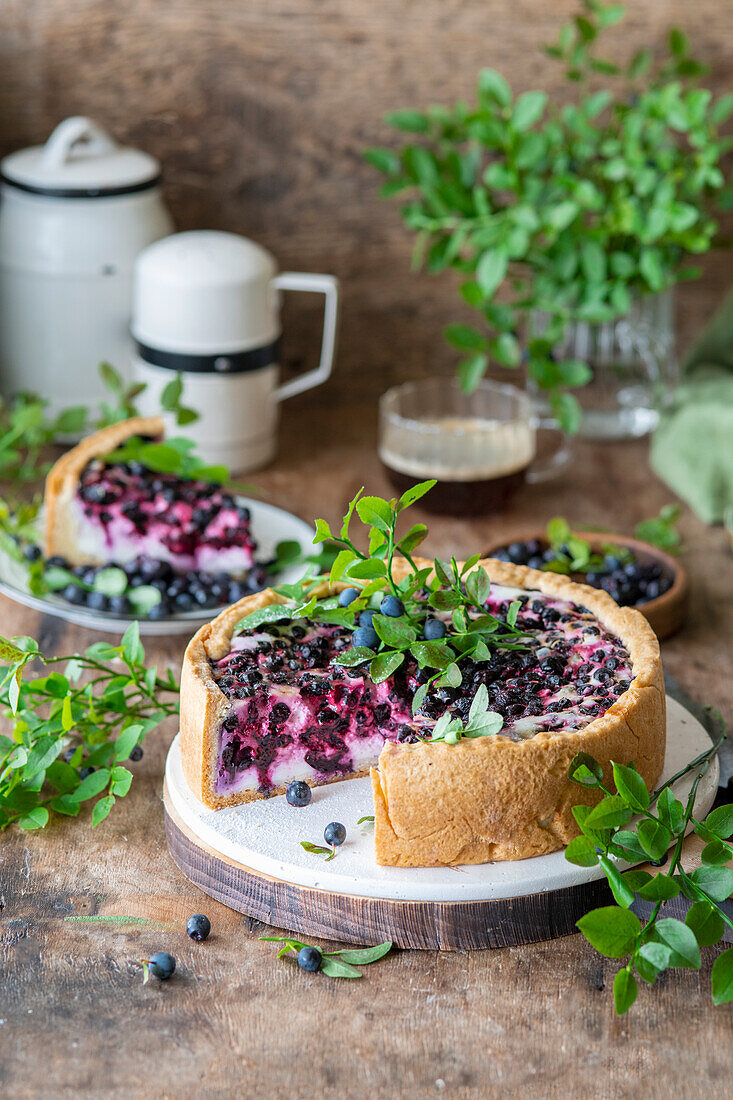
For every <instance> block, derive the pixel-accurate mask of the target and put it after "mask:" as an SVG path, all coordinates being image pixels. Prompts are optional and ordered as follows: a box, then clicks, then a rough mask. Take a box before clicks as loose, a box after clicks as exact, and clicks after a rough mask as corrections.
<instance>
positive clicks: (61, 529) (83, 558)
mask: <svg viewBox="0 0 733 1100" xmlns="http://www.w3.org/2000/svg"><path fill="white" fill-rule="evenodd" d="M163 430H164V424H163V418H162V417H160V416H135V417H132V418H131V419H130V420H122V421H120V423H119V424H110V426H109V427H107V428H101V429H100V430H99V431H98V432H94V433H93V434H92V435H88V436H86V437H85V438H84V439H82V440H81V442H80V443H77V445H76V447H72V448H71V450H70V451H67V452H66V454H64V455H62V456H61V458H60V459H59V460H58V462H56V463H54V465H53V466H52V467H51V469H50V470H49V472H48V476H47V477H46V488H45V491H44V497H43V503H44V510H45V514H46V526H45V538H44V545H43V550H44V554H45V556H46V557H47V558H49V557H51V556H52V555H53V554H58V555H60V556H61V557H62V558H65V559H66V560H67V561H68V562H69V564H70V565H103V564H104V563H103V562H102V561H100V560H99V559H97V558H94V557H93V556H92V555H89V554H83V553H81V552H80V551H79V547H78V533H77V530H76V522H77V521H76V519H75V517H74V513H73V511H72V508H71V505H72V501H73V500H74V498H75V496H76V493H77V490H78V488H79V481H80V479H81V475H82V473H83V472H84V469H85V467H86V466H87V465H88V464H89V463H90V462H91V460H92V459H93V458H97V457H98V456H99V455H106V454H109V452H110V451H114V450H116V449H117V447H119V446H120V445H121V444H122V443H124V442H125V440H126V439H129V438H130V436H133V435H150V436H161V435H163Z"/></svg>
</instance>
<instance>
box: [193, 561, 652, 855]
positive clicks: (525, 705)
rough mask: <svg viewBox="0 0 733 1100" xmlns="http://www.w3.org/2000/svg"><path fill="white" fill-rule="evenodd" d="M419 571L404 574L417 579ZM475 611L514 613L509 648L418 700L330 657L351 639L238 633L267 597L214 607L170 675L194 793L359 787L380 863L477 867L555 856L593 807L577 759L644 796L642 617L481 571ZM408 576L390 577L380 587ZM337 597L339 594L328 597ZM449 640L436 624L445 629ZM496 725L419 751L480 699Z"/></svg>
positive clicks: (214, 799) (587, 592) (420, 673)
mask: <svg viewBox="0 0 733 1100" xmlns="http://www.w3.org/2000/svg"><path fill="white" fill-rule="evenodd" d="M428 564H429V563H427V562H421V561H420V560H419V559H418V561H417V562H416V566H417V568H421V567H423V566H427V565H428ZM481 567H485V568H486V570H487V571H488V573H489V574H490V577H491V580H492V587H491V592H490V595H489V598H488V601H487V603H486V608H487V611H489V612H490V613H492V614H494V615H495V616H497V617H498V618H499V619H501V620H505V619H506V616H507V614H508V612H509V608H510V605H511V604H512V603H513V602H516V601H518V602H519V611H518V617H517V627H518V628H519V629H520V630H522V631H523V632H524V636H523V644H522V646H521V647H519V648H517V647H513V648H504V649H501V648H496V649H494V650H493V652H491V654H490V657H489V659H488V660H481V661H473V660H472V659H467V660H465V661H464V662H463V663H462V668H463V675H462V681H461V683H460V685H459V686H457V687H448V686H442V687H439V686H438V685H437V684H432V683H431V684H430V686H429V688H428V690H427V692H426V694H425V697H424V699H423V701H422V703H421V705H420V707H419V708H417V713H416V714H415V715H413V713H412V710H413V707H412V703H413V699H414V696H415V693H416V691H417V690H418V689H419V688H420V687H421V686H422V685H424V684H425V683H426V681H428V680H429V679H430V677H431V676H432V675H433V673H434V669H432V668H421V667H419V666H418V663H417V661H416V660H415V658H414V657H413V656H412V655H411V654H407V655H406V657H405V659H404V660H403V663H402V665H401V666H400V667H399V668H398V669H397V671H396V672H394V673H393V675H392V676H390V677H389V678H388V679H386V680H384V681H383V682H382V683H378V684H377V683H374V682H373V681H372V680H371V679H370V678H369V675H368V670H367V668H366V666H364V665H357V666H355V667H343V666H339V665H337V664H334V663H333V662H334V659H338V658H339V655H342V654H344V652H345V651H348V649H349V648H350V647H351V629H350V628H349V627H348V626H344V625H329V624H325V623H323V622H314V621H310V620H308V619H301V620H292V619H290V620H289V621H284V622H275V621H271V622H267V623H260V624H259V625H258V626H256V627H255V628H253V629H251V630H246V629H245V630H244V631H242V630H238V629H237V627H238V624H239V622H240V620H241V619H242V618H243V617H244V616H246V615H249V614H251V613H252V612H253V611H255V610H257V609H260V608H265V607H267V606H269V605H272V604H277V603H283V602H285V601H284V600H283V599H282V597H280V596H278V595H277V594H275V593H274V592H272V591H266V592H262V593H259V594H257V595H255V596H250V597H247V598H246V599H244V600H241V601H239V603H237V604H235V605H234V606H233V607H231V608H228V609H227V610H226V611H224V612H223V613H222V614H221V615H219V616H218V617H217V618H216V619H215V620H214V621H213V622H212V623H209V624H207V625H206V626H204V627H202V628H201V630H199V631H198V633H197V634H196V635H195V636H194V638H193V639H192V640H191V642H190V643H189V645H188V648H187V650H186V654H185V656H184V662H183V670H182V675H181V757H182V764H183V770H184V774H185V776H186V779H187V782H188V784H189V786H190V787H191V790H192V791H193V793H194V794H195V795H196V796H197V797H198V798H199V799H200V800H201V801H202V802H204V803H205V804H206V805H207V806H210V807H212V808H220V807H224V806H230V805H235V804H237V803H240V802H247V801H250V800H252V799H255V798H263V797H268V796H269V795H272V794H280V793H282V792H283V791H284V790H285V788H286V786H287V784H288V783H289V782H290V781H291V780H293V779H305V780H306V781H307V782H308V783H310V784H311V785H312V786H318V785H320V784H324V783H329V782H332V781H334V780H337V779H350V778H353V777H355V776H359V775H364V774H365V773H366V772H367V771H368V770H369V769H370V768H373V767H374V765H376V764H377V761H378V762H379V771H378V772H373V773H372V774H373V787H374V795H375V816H376V830H375V845H376V856H377V861H378V862H379V863H383V864H388V865H402V866H427V865H432V864H443V863H445V864H452V863H482V862H486V861H488V860H498V859H521V858H525V857H527V856H533V855H540V854H544V853H546V852H551V851H555V850H557V849H558V848H560V847H562V846H563V845H564V844H567V843H568V841H569V840H570V839H571V838H572V837H573V836H575V835H577V832H578V829H577V825H576V822H575V819H574V817H573V813H572V806H573V805H574V804H577V803H582V802H593V801H595V800H596V799H597V792H595V791H591V790H588V789H586V788H581V787H579V786H577V785H575V784H573V783H572V782H571V781H570V780H569V778H568V775H567V770H568V766H569V764H570V761H571V759H572V758H573V756H575V754H576V753H578V752H580V751H585V752H588V753H590V754H591V755H593V756H594V757H595V758H596V759H597V760H598V761H599V762H600V763H601V765H602V766H603V768H604V772H606V773H609V772H610V762H611V761H612V760H613V761H616V762H618V763H623V764H627V763H629V762H631V761H633V762H634V763H635V764H636V766H637V768H638V769H639V772H640V774H641V776H642V778H643V780H644V782H645V783H646V785H647V786H648V787H651V785H652V784H653V783H654V782H655V781H656V780H657V778H658V777H659V775H660V774H661V769H662V765H663V761H664V747H665V705H664V684H663V679H662V672H661V664H660V658H659V646H658V643H657V641H656V638H655V637H654V634H653V632H652V631H651V629H650V627H649V625H648V624H647V623H646V621H645V620H644V619H643V617H642V616H641V615H639V613H638V612H635V611H632V610H630V609H624V610H622V609H620V608H619V607H618V606H617V605H616V604H615V603H614V602H613V601H612V600H611V599H610V597H609V596H608V595H606V593H604V592H598V591H596V590H594V589H591V588H589V587H587V586H584V585H577V584H573V583H571V582H569V581H567V580H566V579H565V578H563V577H560V576H557V575H555V574H551V573H542V572H537V571H535V570H530V569H526V568H523V567H520V566H512V565H507V564H504V563H500V562H496V561H492V560H486V561H483V562H478V563H477V564H476V566H474V568H481ZM401 572H402V574H403V575H404V573H406V572H407V567H406V566H404V563H397V564H396V565H395V566H394V567H393V576H395V577H396V578H399V576H400V573H401ZM340 587H343V586H340ZM445 619H446V624H447V628H448V629H450V623H449V618H448V615H447V614H446V616H445ZM481 688H483V689H485V693H486V695H485V698H487V699H488V703H489V705H490V707H491V710H492V711H493V712H495V713H499V714H500V715H501V716H502V718H503V727H502V728H501V732H500V733H498V734H496V735H494V736H480V737H476V738H475V739H469V738H467V739H465V740H459V741H458V743H456V744H448V743H445V742H438V743H431V741H430V740H429V738H430V736H431V734H432V731H433V729H434V727H435V724H436V722H437V721H438V720H439V719H440V718H441V717H442V715H443V714H444V713H446V712H448V713H449V714H450V715H455V716H458V717H461V718H462V719H463V720H464V721H465V720H466V719H467V718H468V715H469V711H470V708H471V704H472V703H473V701H474V698H475V697H476V694H477V692H478V691H479V689H481Z"/></svg>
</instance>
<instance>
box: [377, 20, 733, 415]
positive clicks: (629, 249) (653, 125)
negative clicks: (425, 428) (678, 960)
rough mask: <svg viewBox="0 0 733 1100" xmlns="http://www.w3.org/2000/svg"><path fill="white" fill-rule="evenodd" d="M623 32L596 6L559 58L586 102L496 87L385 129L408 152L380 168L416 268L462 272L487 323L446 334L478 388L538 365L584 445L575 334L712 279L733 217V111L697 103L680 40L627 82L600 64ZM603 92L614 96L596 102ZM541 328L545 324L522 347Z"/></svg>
mask: <svg viewBox="0 0 733 1100" xmlns="http://www.w3.org/2000/svg"><path fill="white" fill-rule="evenodd" d="M624 14H625V8H624V5H622V4H617V3H612V4H606V3H602V2H601V0H582V2H581V3H580V4H579V11H578V14H577V15H576V16H575V18H574V19H572V20H571V21H570V22H569V23H567V24H565V25H563V26H562V27H561V28H560V32H559V35H558V40H557V42H556V44H553V45H552V46H549V47H548V48H547V50H546V52H547V53H548V54H549V55H550V56H551V57H553V58H555V59H556V60H557V61H558V62H559V63H560V64H561V65H563V67H564V69H565V74H566V76H567V79H568V80H569V81H571V82H572V84H573V85H574V86H575V87H578V88H579V89H581V95H579V96H578V98H577V101H576V102H566V101H565V97H562V96H561V97H559V98H557V97H555V98H553V97H548V95H547V94H546V93H545V92H543V91H539V90H531V91H525V92H523V93H522V94H521V95H518V96H516V97H515V95H514V94H513V92H512V89H511V88H510V86H509V84H508V83H507V82H506V80H505V79H504V77H503V76H501V74H500V73H498V72H495V71H494V70H493V69H483V70H482V72H481V73H480V74H479V78H478V82H477V89H476V100H475V102H473V103H471V104H468V103H465V102H460V103H457V104H455V105H454V106H445V105H443V104H438V105H435V106H432V107H429V108H428V109H427V110H425V111H421V110H413V109H407V110H398V111H393V112H391V113H390V114H388V115H387V116H386V121H387V123H388V124H389V125H390V126H392V127H393V128H394V129H395V130H397V131H399V132H400V134H404V135H408V136H407V138H406V141H405V142H404V143H403V144H402V145H401V146H400V147H399V148H377V149H368V150H367V151H366V152H365V158H366V159H367V161H368V162H369V163H370V164H371V165H372V166H373V167H374V168H375V169H376V170H377V171H378V172H379V173H381V175H382V176H383V177H384V183H383V185H382V188H381V195H382V197H384V198H390V197H393V196H400V198H402V199H403V200H404V201H403V205H402V217H403V220H404V222H405V224H406V226H407V228H408V229H409V230H411V231H412V232H413V233H414V234H415V235H416V238H417V240H416V247H415V252H414V264H415V266H416V267H418V266H423V265H424V266H425V267H426V268H427V270H428V271H429V272H430V273H431V274H435V273H438V272H440V271H443V270H445V269H447V268H452V269H453V270H454V271H456V272H457V274H458V277H459V278H460V280H461V295H462V297H463V300H464V302H465V303H466V304H468V305H469V306H471V307H472V308H474V309H475V310H476V313H477V316H478V323H476V324H464V323H454V324H451V325H449V326H448V327H447V329H446V331H445V336H446V338H447V340H448V341H449V343H451V344H452V345H453V346H454V347H455V348H457V349H459V351H460V352H462V353H463V358H462V360H461V362H460V363H459V367H458V373H459V378H460V380H461V382H462V384H463V387H464V388H465V389H466V390H467V391H469V392H470V391H471V390H472V389H474V388H475V386H476V385H478V382H479V380H480V379H481V377H482V376H483V375H484V374H485V372H486V370H487V368H488V366H489V364H490V363H492V362H493V363H495V364H498V365H499V366H501V367H507V368H514V369H516V368H518V367H519V366H520V364H521V363H522V362H524V363H526V368H527V371H528V373H529V375H530V376H531V377H532V379H533V380H534V381H535V382H536V384H537V385H538V386H539V387H541V388H542V389H544V390H546V391H548V392H549V394H550V397H551V404H552V407H553V410H554V412H555V414H556V416H557V417H558V419H559V420H560V422H561V424H562V425H563V427H564V428H566V429H567V430H570V431H574V430H577V428H578V427H579V424H580V409H579V406H578V403H577V401H576V399H575V397H574V396H573V395H572V394H571V393H569V392H568V391H569V390H571V389H572V388H574V387H577V386H582V385H585V384H586V383H587V382H588V381H589V380H590V378H591V376H592V372H591V370H590V368H589V367H588V365H587V364H586V363H584V362H582V361H580V360H577V359H568V358H567V357H565V356H564V355H563V354H562V348H563V344H564V337H565V333H566V331H567V327H568V324H569V323H571V322H578V321H579V322H589V323H600V322H604V321H611V320H614V319H615V318H618V317H623V316H625V315H627V314H628V313H629V311H630V309H631V307H632V304H633V303H634V301H635V300H638V299H639V298H640V297H643V296H644V295H647V294H656V293H658V292H660V291H663V290H665V289H667V288H668V287H671V286H673V285H674V284H676V283H678V282H680V281H681V280H683V279H690V278H697V277H699V275H700V268H699V267H693V266H690V265H689V261H690V259H694V257H696V256H698V255H700V254H702V253H705V252H707V251H708V250H709V249H710V248H711V247H713V245H714V244H715V242H716V238H717V235H718V222H717V221H716V207H717V208H718V209H723V208H726V207H729V205H730V195H729V191H728V189H727V187H726V180H725V177H724V174H723V170H722V163H723V158H724V156H725V154H726V152H727V150H728V149H729V148H730V145H731V141H730V138H729V137H728V136H724V135H722V134H721V132H720V127H721V124H722V123H723V122H724V121H725V119H726V118H727V117H728V116H729V115H730V113H731V110H733V96H731V95H723V96H720V97H718V98H714V97H713V96H712V94H711V92H710V91H708V90H706V89H704V88H700V87H699V86H698V78H699V77H700V76H701V75H702V74H703V73H704V71H705V70H704V67H703V66H701V65H700V64H699V63H698V62H696V61H695V60H694V58H692V57H691V56H690V53H689V47H688V43H687V39H686V36H685V35H684V34H683V33H682V32H681V31H679V30H677V29H674V30H672V31H671V32H670V35H669V53H668V57H667V58H665V59H661V58H659V60H657V57H656V54H655V52H652V50H651V49H648V48H644V49H642V50H640V51H638V52H637V53H636V54H635V55H634V56H633V57H631V58H630V59H629V61H628V63H627V64H626V65H624V66H619V65H617V64H615V63H613V62H611V61H608V60H606V59H605V58H604V57H603V56H601V55H599V54H598V42H599V39H601V38H602V36H603V34H604V32H605V30H606V28H609V27H611V26H612V25H613V24H615V23H618V22H619V20H621V19H622V18H623V16H624ZM599 74H600V75H602V76H603V77H604V79H606V80H607V81H608V83H609V84H613V83H616V84H617V88H616V90H614V91H612V90H610V89H600V90H599V89H598V88H597V86H594V87H587V81H588V79H589V78H590V79H591V80H592V81H594V82H595V83H596V85H597V80H598V76H599ZM532 311H539V312H540V313H541V314H543V315H544V316H545V317H546V318H547V324H546V327H544V328H542V329H539V327H538V326H535V329H536V330H535V331H530V332H528V333H527V334H526V338H523V337H524V335H525V334H524V333H523V329H524V328H525V327H526V324H525V323H526V320H527V317H528V316H529V315H530V314H531V312H532Z"/></svg>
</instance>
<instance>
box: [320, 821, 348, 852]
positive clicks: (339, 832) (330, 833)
mask: <svg viewBox="0 0 733 1100" xmlns="http://www.w3.org/2000/svg"><path fill="white" fill-rule="evenodd" d="M323 839H324V840H325V841H326V844H331V845H333V846H334V847H335V848H338V846H339V845H340V844H343V842H344V841H345V840H346V829H345V828H344V826H343V825H342V824H341V822H340V821H332V822H331V823H330V824H329V825H327V826H326V828H325V829H324V830H323Z"/></svg>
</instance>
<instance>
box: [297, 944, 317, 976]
mask: <svg viewBox="0 0 733 1100" xmlns="http://www.w3.org/2000/svg"><path fill="white" fill-rule="evenodd" d="M322 959H323V955H322V954H321V952H320V951H319V950H318V948H317V947H301V949H300V951H299V952H298V966H299V967H300V969H301V970H310V971H316V970H320V969H321V960H322Z"/></svg>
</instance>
